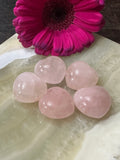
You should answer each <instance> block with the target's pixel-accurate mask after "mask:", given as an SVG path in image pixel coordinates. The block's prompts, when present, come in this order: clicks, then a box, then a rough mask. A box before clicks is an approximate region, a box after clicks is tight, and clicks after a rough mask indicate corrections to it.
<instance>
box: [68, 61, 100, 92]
mask: <svg viewBox="0 0 120 160" xmlns="http://www.w3.org/2000/svg"><path fill="white" fill-rule="evenodd" d="M97 82H98V75H97V73H96V71H95V70H94V69H93V68H91V67H90V66H89V65H88V64H86V63H85V62H82V61H77V62H74V63H73V64H71V65H70V66H69V67H68V69H67V72H66V83H67V86H68V87H69V88H72V89H74V90H79V89H80V88H84V87H89V86H93V85H96V84H97Z"/></svg>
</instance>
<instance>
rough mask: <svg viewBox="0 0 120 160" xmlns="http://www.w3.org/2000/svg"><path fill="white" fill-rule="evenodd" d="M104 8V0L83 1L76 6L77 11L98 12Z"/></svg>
mask: <svg viewBox="0 0 120 160" xmlns="http://www.w3.org/2000/svg"><path fill="white" fill-rule="evenodd" d="M103 7H104V0H81V1H80V3H79V4H77V5H75V6H74V10H75V11H83V10H84V11H87V10H93V9H95V10H97V11H100V10H101V9H102V8H103Z"/></svg>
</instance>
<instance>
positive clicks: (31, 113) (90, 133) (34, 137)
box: [0, 35, 120, 160]
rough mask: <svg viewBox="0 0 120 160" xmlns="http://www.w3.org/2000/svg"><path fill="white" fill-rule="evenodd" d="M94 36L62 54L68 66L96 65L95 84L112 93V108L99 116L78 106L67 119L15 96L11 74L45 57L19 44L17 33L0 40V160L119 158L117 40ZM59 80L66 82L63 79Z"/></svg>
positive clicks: (119, 55) (28, 69)
mask: <svg viewBox="0 0 120 160" xmlns="http://www.w3.org/2000/svg"><path fill="white" fill-rule="evenodd" d="M95 37H96V41H95V43H94V44H93V45H92V46H91V47H90V48H88V49H85V50H84V51H83V52H82V53H77V54H75V55H72V56H70V57H64V58H63V60H64V62H65V63H66V65H67V66H69V65H70V64H71V63H73V62H75V61H77V60H78V61H79V60H80V61H84V62H87V63H88V64H89V65H90V66H92V67H93V68H94V69H95V70H96V71H97V73H98V75H99V82H98V84H99V85H101V86H103V87H105V89H106V90H107V91H108V92H109V93H110V95H111V97H112V107H111V110H110V112H109V113H108V114H107V115H106V116H105V117H104V118H103V119H101V120H94V119H92V118H88V117H86V116H84V115H82V114H81V113H80V112H79V111H77V110H76V111H75V113H74V114H73V115H72V116H71V117H69V118H67V119H64V120H51V119H48V118H46V117H45V116H43V115H42V114H40V112H39V108H38V104H36V103H35V104H21V103H19V102H16V101H15V100H14V98H13V94H12V86H13V82H14V80H15V77H16V76H18V75H19V74H20V73H22V72H33V71H34V66H35V64H36V63H37V62H38V61H39V60H41V59H43V58H45V57H43V56H38V55H35V54H34V51H33V50H32V49H22V48H21V45H20V44H19V43H18V41H17V39H16V35H15V36H14V37H12V38H11V39H10V40H8V41H6V42H5V43H4V44H2V45H1V46H0V57H1V56H3V55H4V57H3V58H1V59H0V68H1V69H0V159H1V160H16V159H17V160H21V159H22V160H33V159H34V160H51V159H52V160H61V159H62V160H80V159H84V160H96V159H97V160H119V159H120V149H119V148H120V98H119V95H120V67H119V66H120V45H119V44H117V43H115V42H113V41H111V40H108V39H106V38H104V37H101V36H98V35H95ZM9 51H11V52H9ZM5 52H8V53H7V54H6V53H5ZM31 52H33V54H29V56H28V55H27V53H31ZM18 53H19V54H18ZM13 54H14V57H13V58H12V60H11V61H10V63H9V59H10V57H11V56H12V55H13ZM20 54H24V58H22V59H21V56H20ZM5 57H6V58H5ZM25 57H26V58H25ZM6 59H7V61H6ZM1 62H2V65H3V62H4V67H1ZM60 86H61V87H65V83H64V82H63V83H62V84H61V85H60ZM68 91H70V90H69V89H68Z"/></svg>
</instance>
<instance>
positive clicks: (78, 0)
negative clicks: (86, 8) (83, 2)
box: [69, 0, 80, 4]
mask: <svg viewBox="0 0 120 160" xmlns="http://www.w3.org/2000/svg"><path fill="white" fill-rule="evenodd" d="M69 2H70V3H72V4H78V3H79V2H80V0H69Z"/></svg>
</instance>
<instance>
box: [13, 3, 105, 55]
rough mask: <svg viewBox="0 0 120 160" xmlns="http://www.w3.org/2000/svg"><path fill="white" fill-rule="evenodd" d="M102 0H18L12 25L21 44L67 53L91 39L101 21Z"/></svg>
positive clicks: (40, 50) (44, 52)
mask: <svg viewBox="0 0 120 160" xmlns="http://www.w3.org/2000/svg"><path fill="white" fill-rule="evenodd" d="M103 7H104V0H18V1H17V2H16V6H15V8H14V14H15V15H16V17H17V18H15V19H14V20H13V25H14V26H15V30H16V32H17V33H18V39H19V41H20V42H21V43H22V45H23V46H24V47H30V46H32V45H33V46H34V47H35V52H36V53H37V54H41V55H46V56H47V55H49V54H50V53H51V54H52V55H55V56H68V55H71V54H74V53H76V52H80V51H82V50H83V48H84V47H88V46H90V45H91V43H92V42H93V41H94V36H93V35H92V32H98V31H99V30H100V29H101V28H102V27H103V25H104V19H103V16H102V14H101V13H99V11H100V10H101V9H102V8H103Z"/></svg>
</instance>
